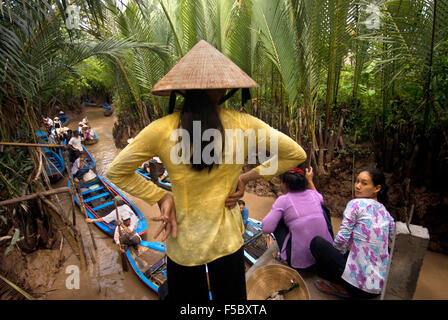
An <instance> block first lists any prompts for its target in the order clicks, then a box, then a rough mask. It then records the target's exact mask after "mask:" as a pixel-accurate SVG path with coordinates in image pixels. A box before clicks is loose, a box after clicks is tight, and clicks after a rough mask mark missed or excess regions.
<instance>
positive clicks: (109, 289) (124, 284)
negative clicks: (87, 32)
mask: <svg viewBox="0 0 448 320" xmlns="http://www.w3.org/2000/svg"><path fill="white" fill-rule="evenodd" d="M83 112H84V113H83V114H82V115H73V114H69V116H70V123H69V125H68V126H69V127H70V128H71V129H75V128H76V126H77V123H78V122H79V121H80V120H81V119H82V117H83V116H87V117H88V119H89V123H90V125H91V126H92V128H93V129H94V130H95V131H96V133H97V135H98V137H99V142H98V143H97V144H95V145H90V146H88V147H87V148H88V150H89V152H90V153H91V154H92V156H93V157H94V158H95V161H96V167H97V171H98V173H100V174H104V173H105V172H106V170H107V168H108V166H109V165H110V164H111V163H112V161H113V159H114V157H115V156H116V155H117V154H118V153H119V152H120V150H119V149H117V148H116V147H115V144H114V142H113V137H112V128H113V125H114V122H115V121H116V117H115V115H112V116H111V117H105V116H103V113H102V109H101V108H94V107H84V108H83ZM61 184H62V182H61ZM129 198H130V200H131V201H133V202H134V204H135V205H136V206H137V207H138V208H139V209H140V211H141V212H142V213H143V215H144V216H145V218H146V221H147V223H148V231H147V233H146V234H145V235H144V239H145V240H147V241H157V240H159V239H154V229H155V228H156V227H157V223H154V222H152V221H151V220H150V217H153V216H157V215H159V214H160V212H159V209H158V207H157V206H156V205H154V206H151V205H149V204H147V203H146V202H144V201H142V200H140V199H138V198H135V197H132V196H129ZM243 199H244V200H245V202H246V206H247V207H248V208H249V216H250V217H251V218H254V219H257V220H262V219H263V217H264V216H265V215H266V214H267V213H268V212H269V210H270V208H271V207H272V204H273V203H274V201H275V198H272V197H260V196H257V195H255V194H252V193H246V194H245V195H244V198H243ZM62 201H63V203H65V204H67V206H70V201H69V199H68V197H67V198H66V199H65V200H64V199H62ZM64 201H65V202H64ZM66 211H69V210H66ZM76 218H77V225H78V227H79V228H80V230H81V234H82V238H83V242H84V246H85V248H86V250H85V251H86V252H87V254H88V255H89V252H92V254H93V256H94V259H95V262H96V263H93V262H92V260H91V258H90V257H89V258H88V266H87V269H86V270H82V269H81V270H80V282H79V288H76V287H75V288H73V284H74V282H73V281H72V278H70V276H72V275H73V271H71V272H70V266H76V267H78V268H80V263H79V260H78V259H77V258H76V256H74V254H73V253H72V251H71V249H70V248H69V247H68V245H66V244H64V246H63V253H64V255H65V257H66V261H65V262H64V264H63V266H62V268H61V269H60V271H59V272H58V273H57V274H56V275H55V281H54V283H53V285H52V287H51V288H49V290H48V291H47V293H46V294H45V295H44V296H42V298H43V299H54V300H60V299H61V300H62V299H63V300H67V299H72V300H77V299H85V300H103V299H107V300H123V299H125V300H126V299H129V300H157V299H158V296H157V294H156V293H155V292H153V291H152V290H151V289H149V288H148V287H147V286H146V285H145V284H144V283H143V282H142V281H141V280H140V279H139V278H138V277H137V275H136V274H135V273H134V272H133V271H132V269H131V268H130V269H129V271H128V272H123V270H122V266H121V262H120V255H119V254H118V250H117V247H116V245H115V244H114V243H113V242H112V239H111V238H109V237H108V236H107V235H106V234H104V233H103V232H101V231H100V230H99V229H98V228H96V227H95V226H94V225H90V228H91V230H92V232H93V235H94V240H95V243H96V245H97V250H96V251H95V250H94V248H93V244H92V241H91V238H90V234H89V230H88V228H87V224H86V223H85V222H84V221H83V219H82V217H81V216H80V215H79V214H78V215H77V216H76ZM340 221H341V219H340V218H334V217H333V218H332V223H333V228H334V231H335V233H336V232H337V230H338V228H339V224H340ZM447 284H448V256H446V255H443V254H439V253H434V252H430V251H427V253H426V255H425V259H424V262H423V267H422V269H421V271H420V277H419V281H418V284H417V289H416V292H415V295H414V299H448V286H447Z"/></svg>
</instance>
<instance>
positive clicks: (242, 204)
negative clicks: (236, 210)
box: [238, 199, 249, 228]
mask: <svg viewBox="0 0 448 320" xmlns="http://www.w3.org/2000/svg"><path fill="white" fill-rule="evenodd" d="M238 205H239V206H240V212H241V217H242V219H243V224H244V228H246V227H247V223H248V222H249V209H247V207H246V202H244V200H241V199H240V200H238Z"/></svg>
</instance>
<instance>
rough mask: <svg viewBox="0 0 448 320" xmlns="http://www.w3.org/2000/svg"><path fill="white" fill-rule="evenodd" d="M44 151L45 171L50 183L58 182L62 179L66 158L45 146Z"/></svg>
mask: <svg viewBox="0 0 448 320" xmlns="http://www.w3.org/2000/svg"><path fill="white" fill-rule="evenodd" d="M43 151H44V155H45V157H44V168H45V172H46V173H47V175H48V178H49V179H50V183H56V182H57V181H59V180H61V178H62V176H63V174H64V170H65V162H64V160H63V159H62V158H61V157H60V156H59V155H58V154H57V153H56V152H54V151H52V150H50V149H48V148H43Z"/></svg>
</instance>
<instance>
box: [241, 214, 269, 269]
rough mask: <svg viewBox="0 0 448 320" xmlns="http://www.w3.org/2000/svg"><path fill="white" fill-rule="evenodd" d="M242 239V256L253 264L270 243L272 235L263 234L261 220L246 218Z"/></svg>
mask: <svg viewBox="0 0 448 320" xmlns="http://www.w3.org/2000/svg"><path fill="white" fill-rule="evenodd" d="M243 239H244V257H245V258H246V260H247V262H248V263H249V265H252V264H255V263H256V262H257V261H258V258H260V257H261V256H262V255H263V253H264V252H265V251H266V250H267V249H268V248H269V247H270V245H271V243H272V236H271V235H267V234H263V231H262V228H261V222H260V221H258V220H255V219H252V218H249V219H248V223H247V227H246V230H245V231H244V234H243Z"/></svg>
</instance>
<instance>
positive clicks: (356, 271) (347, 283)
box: [310, 168, 395, 299]
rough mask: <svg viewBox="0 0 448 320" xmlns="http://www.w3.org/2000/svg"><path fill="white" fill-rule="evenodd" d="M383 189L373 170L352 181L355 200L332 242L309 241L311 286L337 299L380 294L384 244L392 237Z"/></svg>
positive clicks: (386, 255) (385, 262)
mask: <svg viewBox="0 0 448 320" xmlns="http://www.w3.org/2000/svg"><path fill="white" fill-rule="evenodd" d="M387 198H388V197H387V185H386V178H385V176H384V174H383V173H382V172H381V171H380V170H378V169H376V168H367V169H364V170H362V171H361V172H360V173H359V174H358V177H357V178H356V181H355V199H353V200H351V201H350V202H349V203H348V204H347V206H346V208H345V210H344V214H343V218H342V221H341V226H340V227H339V232H338V234H337V235H336V237H335V239H334V241H331V242H328V241H327V240H325V239H322V238H321V237H316V238H314V239H313V240H312V241H311V244H310V250H311V253H312V254H313V256H314V258H315V259H316V267H317V271H318V275H319V276H320V277H322V278H324V279H325V280H321V279H319V280H316V281H315V286H316V287H317V288H318V289H319V290H320V291H322V292H324V293H327V294H331V295H335V296H338V297H341V298H356V299H371V298H375V297H378V296H379V295H380V294H381V291H382V288H383V286H384V281H385V278H386V272H387V266H388V263H389V246H388V240H389V241H392V239H393V236H394V233H395V221H394V218H392V216H391V215H390V214H389V212H388V211H387V209H386V207H385V204H386V203H387Z"/></svg>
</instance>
